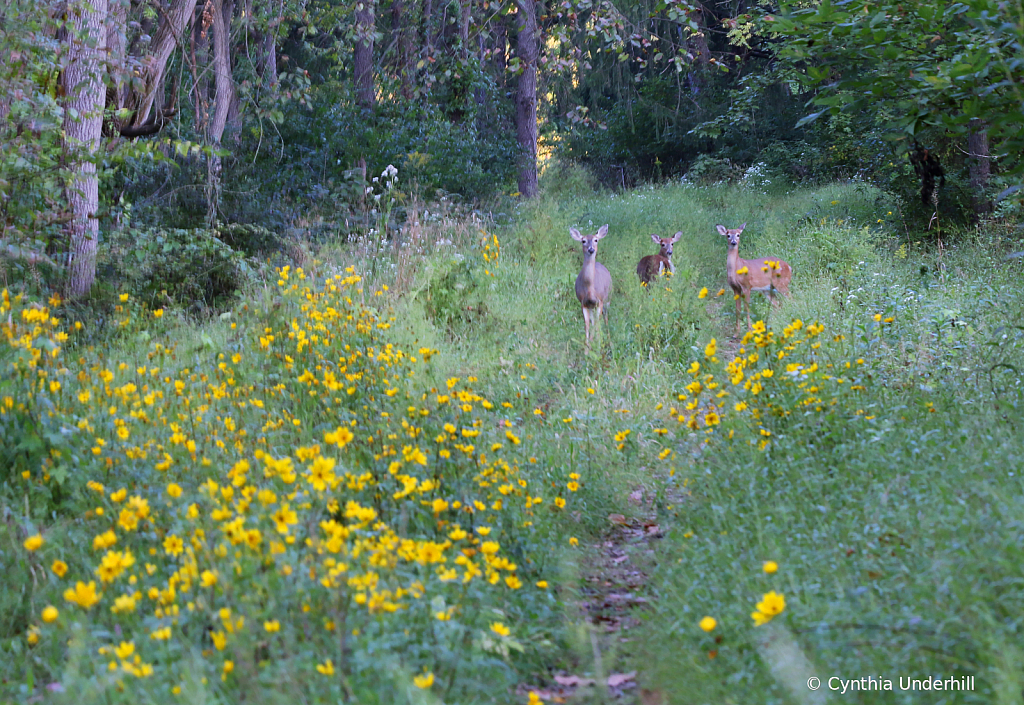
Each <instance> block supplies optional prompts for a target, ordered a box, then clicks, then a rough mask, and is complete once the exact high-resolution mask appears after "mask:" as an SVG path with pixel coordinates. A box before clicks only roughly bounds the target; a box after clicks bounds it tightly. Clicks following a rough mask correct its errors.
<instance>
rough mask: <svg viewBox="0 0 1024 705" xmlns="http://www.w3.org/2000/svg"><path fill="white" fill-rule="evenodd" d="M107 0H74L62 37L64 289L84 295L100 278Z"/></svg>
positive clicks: (68, 9)
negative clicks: (99, 162) (99, 156)
mask: <svg viewBox="0 0 1024 705" xmlns="http://www.w3.org/2000/svg"><path fill="white" fill-rule="evenodd" d="M106 20H107V0H72V1H71V2H69V3H68V5H67V18H66V25H65V27H64V29H63V30H62V31H61V35H62V36H61V41H62V43H63V44H65V45H66V49H67V64H66V65H65V66H64V71H63V73H62V76H61V79H62V82H63V89H64V95H65V100H64V135H65V137H64V144H65V149H66V151H67V163H68V167H69V169H70V171H71V173H72V174H73V175H74V181H73V182H72V184H71V186H70V187H69V188H68V189H67V200H68V207H69V210H70V212H71V220H70V221H69V222H68V225H67V236H68V262H67V265H68V268H67V281H66V284H65V293H66V294H67V296H68V298H70V299H77V298H81V297H83V296H85V295H86V294H88V293H89V290H90V289H91V288H92V285H93V282H94V281H95V279H96V247H97V243H98V241H99V221H98V220H97V219H96V212H97V211H98V210H99V205H100V198H99V179H98V178H97V176H96V162H95V161H94V159H95V156H94V155H95V153H96V150H97V149H98V148H99V144H100V136H101V133H102V130H103V101H104V99H105V98H106V91H105V89H104V86H103V58H104V54H105V51H106V41H107V36H106V30H105V29H104V24H105V22H106Z"/></svg>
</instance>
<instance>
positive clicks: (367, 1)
mask: <svg viewBox="0 0 1024 705" xmlns="http://www.w3.org/2000/svg"><path fill="white" fill-rule="evenodd" d="M374 2H375V0H359V1H358V2H357V3H356V46H355V57H354V59H355V79H356V101H357V102H358V103H359V105H360V106H362V107H364V108H373V106H374V105H375V104H376V102H377V95H376V91H374V89H373V33H374V30H375V29H376V25H377V21H376V16H375V14H374V6H373V3H374Z"/></svg>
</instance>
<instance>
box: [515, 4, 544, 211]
mask: <svg viewBox="0 0 1024 705" xmlns="http://www.w3.org/2000/svg"><path fill="white" fill-rule="evenodd" d="M516 7H517V12H516V15H517V19H516V25H517V26H516V29H517V32H518V36H517V44H518V46H517V53H518V54H519V60H520V61H521V62H522V65H523V73H522V74H521V75H520V76H519V86H518V89H517V91H516V136H517V137H518V139H519V148H520V150H521V153H520V157H519V159H520V162H519V195H520V196H522V197H523V198H533V197H534V196H536V195H537V192H538V190H537V58H538V55H539V50H538V40H539V37H538V32H537V8H536V5H535V4H534V0H516Z"/></svg>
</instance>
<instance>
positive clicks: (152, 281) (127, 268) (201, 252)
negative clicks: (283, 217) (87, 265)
mask: <svg viewBox="0 0 1024 705" xmlns="http://www.w3.org/2000/svg"><path fill="white" fill-rule="evenodd" d="M227 232H228V233H229V234H230V236H231V237H241V236H242V234H245V236H246V237H247V238H253V239H248V240H247V241H246V242H247V243H248V244H249V245H250V246H253V245H254V244H255V243H256V242H257V241H259V242H263V241H266V242H271V241H272V240H273V238H272V236H271V234H269V233H268V231H266V230H263V229H253V228H245V227H239V226H234V227H228V228H227ZM101 251H102V252H103V258H102V259H101V261H100V262H99V265H98V266H99V269H100V272H101V274H102V276H103V277H104V279H105V280H106V281H107V282H109V284H110V285H111V286H113V287H114V288H115V289H117V290H119V291H125V292H127V293H130V294H132V295H133V296H135V297H136V298H138V299H140V300H142V301H143V302H145V303H146V304H147V305H149V306H150V307H151V308H154V309H155V308H160V307H162V306H163V305H164V304H165V303H171V302H173V303H175V304H176V305H179V306H183V307H188V308H190V309H192V310H194V311H202V310H204V309H207V308H217V307H220V306H223V305H224V304H226V303H227V302H229V301H230V300H231V299H232V298H234V297H235V296H236V295H237V293H238V292H239V291H241V290H243V289H244V288H245V287H246V285H247V284H249V283H250V282H251V281H252V265H251V264H250V263H249V262H248V261H247V260H246V258H245V256H244V255H243V254H242V253H240V252H236V251H235V250H234V249H232V248H231V247H230V246H229V245H227V244H226V243H225V242H224V241H223V240H221V239H220V238H219V237H217V234H216V233H215V232H214V231H209V230H201V229H197V230H185V229H171V228H168V229H156V228H153V229H149V228H146V229H141V228H125V229H121V230H117V231H114V232H112V233H110V234H109V235H108V236H107V241H106V248H104V249H103V250H101Z"/></svg>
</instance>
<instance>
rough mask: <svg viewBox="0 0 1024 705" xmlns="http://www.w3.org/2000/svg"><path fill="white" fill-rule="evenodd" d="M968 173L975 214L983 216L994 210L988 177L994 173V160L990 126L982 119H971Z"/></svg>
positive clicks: (968, 141)
mask: <svg viewBox="0 0 1024 705" xmlns="http://www.w3.org/2000/svg"><path fill="white" fill-rule="evenodd" d="M967 152H968V154H969V155H970V159H969V160H968V173H969V175H970V179H971V205H972V206H973V208H974V214H975V215H977V216H983V215H985V214H986V213H990V212H991V211H992V201H990V200H989V198H988V178H989V175H990V174H991V173H992V161H991V159H990V158H989V157H990V155H989V151H988V127H987V126H986V125H985V123H984V122H982V121H981V120H979V119H977V118H974V119H973V120H971V131H970V132H969V133H968V134H967Z"/></svg>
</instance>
